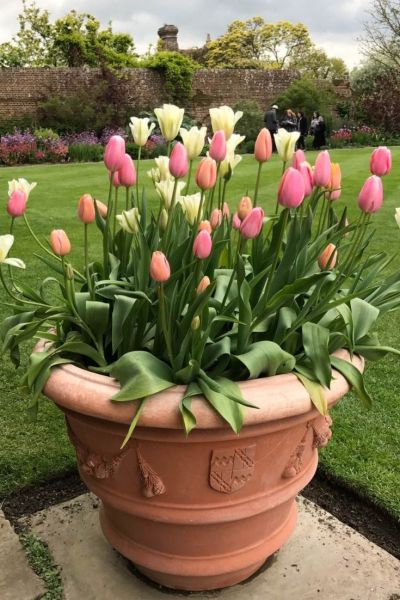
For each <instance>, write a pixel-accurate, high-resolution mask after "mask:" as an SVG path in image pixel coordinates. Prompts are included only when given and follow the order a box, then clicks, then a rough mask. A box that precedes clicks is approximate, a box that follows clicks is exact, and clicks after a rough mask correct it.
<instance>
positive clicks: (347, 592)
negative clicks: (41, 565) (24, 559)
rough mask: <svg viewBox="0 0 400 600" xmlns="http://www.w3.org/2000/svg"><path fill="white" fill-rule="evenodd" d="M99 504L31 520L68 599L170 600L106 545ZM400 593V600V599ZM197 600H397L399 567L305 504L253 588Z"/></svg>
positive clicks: (82, 501)
mask: <svg viewBox="0 0 400 600" xmlns="http://www.w3.org/2000/svg"><path fill="white" fill-rule="evenodd" d="M98 506H99V501H98V500H97V498H95V497H94V496H93V495H91V494H85V495H83V496H80V497H78V498H76V499H75V500H73V501H70V502H66V503H63V504H60V505H57V506H54V507H51V508H49V509H47V510H45V511H42V512H39V513H36V515H33V516H32V517H30V520H29V524H30V526H31V528H32V530H33V532H34V533H35V534H36V535H37V536H38V537H40V538H41V539H42V540H43V541H45V542H46V543H47V544H48V545H49V548H50V551H51V553H52V555H53V558H54V560H55V562H56V563H57V564H58V565H59V566H60V567H61V575H62V579H63V582H64V590H65V598H66V600H81V599H85V600H169V599H171V600H172V599H173V598H181V599H182V598H183V597H184V596H183V595H182V594H179V593H168V594H165V592H161V591H159V590H157V589H155V588H152V587H150V586H148V585H147V584H146V583H144V582H142V581H140V580H139V579H138V578H136V576H135V575H134V574H133V573H132V572H131V571H130V570H129V565H128V563H127V561H126V560H125V559H124V558H123V557H121V556H120V555H119V554H118V553H117V552H115V551H114V550H113V549H112V548H111V547H110V546H109V545H108V543H107V542H106V541H105V539H104V538H103V535H102V533H101V531H100V526H99V523H98V514H97V513H98ZM398 595H399V596H398ZM192 597H193V598H195V599H196V600H208V599H210V598H213V599H214V598H218V599H220V600H243V599H244V598H245V599H246V600H319V599H320V600H399V598H400V561H398V560H397V559H396V558H394V557H393V556H391V555H390V554H388V553H387V552H385V551H384V550H382V549H381V548H379V547H378V546H376V545H374V544H372V543H371V542H369V541H368V540H367V539H366V538H364V537H363V536H362V535H360V534H358V533H357V532H356V531H354V530H353V529H351V528H350V527H348V526H346V525H343V524H342V523H341V522H340V521H338V520H337V519H336V518H335V517H333V516H332V515H330V514H329V513H327V512H325V511H324V510H322V509H321V508H319V507H318V506H316V505H315V504H313V503H312V502H309V501H307V500H304V499H300V500H299V522H298V526H297V529H296V531H295V533H294V535H293V536H292V538H291V539H290V541H289V542H287V544H286V545H285V546H284V547H283V548H282V550H280V551H279V552H278V553H277V554H276V555H275V558H274V560H273V561H271V565H270V566H269V567H268V568H267V569H266V570H265V571H264V572H263V573H261V574H260V575H259V576H258V577H256V578H254V579H253V580H251V581H249V582H248V583H245V584H242V585H237V586H235V587H232V588H229V589H227V590H224V591H222V592H217V593H215V592H214V593H197V594H194V595H193V596H192Z"/></svg>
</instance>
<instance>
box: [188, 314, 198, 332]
mask: <svg viewBox="0 0 400 600" xmlns="http://www.w3.org/2000/svg"><path fill="white" fill-rule="evenodd" d="M199 327H200V317H199V315H196V316H195V317H193V319H192V322H191V324H190V328H191V330H192V331H196V330H197V329H198V328H199Z"/></svg>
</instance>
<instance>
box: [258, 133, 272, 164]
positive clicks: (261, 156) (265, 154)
mask: <svg viewBox="0 0 400 600" xmlns="http://www.w3.org/2000/svg"><path fill="white" fill-rule="evenodd" d="M271 155H272V138H271V134H270V132H269V131H268V129H266V127H264V128H263V129H261V131H260V133H259V134H258V136H257V139H256V143H255V145H254V158H255V159H256V160H257V161H258V162H266V161H267V160H269V159H270V158H271Z"/></svg>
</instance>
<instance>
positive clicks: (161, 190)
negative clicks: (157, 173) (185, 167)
mask: <svg viewBox="0 0 400 600" xmlns="http://www.w3.org/2000/svg"><path fill="white" fill-rule="evenodd" d="M174 185H175V180H174V179H165V180H164V181H160V182H157V183H156V191H157V194H158V195H159V196H160V198H161V200H162V202H163V203H164V207H165V208H166V209H167V210H168V209H169V208H170V207H171V203H172V195H173V193H174ZM185 185H186V183H185V182H184V181H178V183H177V186H176V196H175V200H176V202H179V199H180V196H181V191H182V190H183V188H184V187H185Z"/></svg>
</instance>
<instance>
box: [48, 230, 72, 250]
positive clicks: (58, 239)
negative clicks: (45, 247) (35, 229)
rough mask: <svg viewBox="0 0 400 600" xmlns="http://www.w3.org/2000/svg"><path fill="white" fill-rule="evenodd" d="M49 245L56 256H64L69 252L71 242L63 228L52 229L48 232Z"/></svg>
mask: <svg viewBox="0 0 400 600" xmlns="http://www.w3.org/2000/svg"><path fill="white" fill-rule="evenodd" d="M50 246H51V249H52V250H53V252H54V254H57V256H66V255H67V254H69V253H70V252H71V242H70V241H69V239H68V236H67V234H66V233H65V231H64V230H63V229H53V231H52V232H51V234H50Z"/></svg>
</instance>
